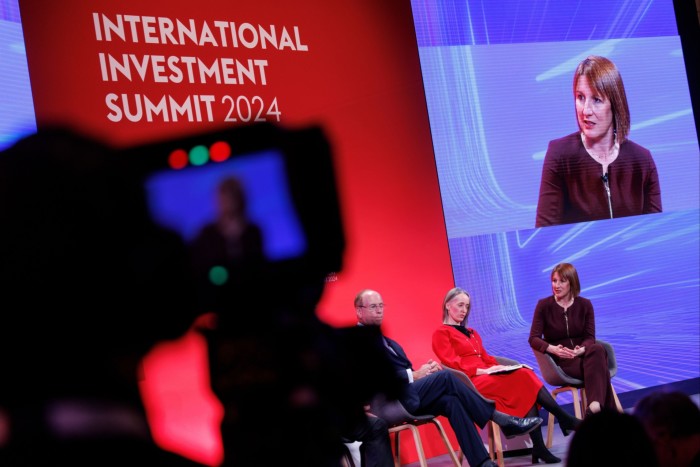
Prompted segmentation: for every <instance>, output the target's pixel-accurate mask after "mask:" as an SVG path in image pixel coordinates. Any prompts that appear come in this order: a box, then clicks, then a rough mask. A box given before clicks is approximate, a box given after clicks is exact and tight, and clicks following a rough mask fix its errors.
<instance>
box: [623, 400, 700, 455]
mask: <svg viewBox="0 0 700 467" xmlns="http://www.w3.org/2000/svg"><path fill="white" fill-rule="evenodd" d="M634 415H635V416H636V417H637V418H638V419H639V420H640V421H641V422H642V425H644V428H645V429H646V431H647V434H648V435H649V438H651V440H652V442H653V443H654V448H655V449H656V454H657V457H658V459H659V465H660V466H661V467H671V466H673V467H692V466H695V467H697V466H700V408H698V406H697V405H696V404H695V402H693V401H692V399H691V398H690V397H689V396H688V395H687V394H685V393H682V392H678V391H672V392H663V391H657V392H654V393H651V394H649V395H647V396H645V397H643V398H642V399H640V400H639V401H638V402H637V404H636V405H635V407H634Z"/></svg>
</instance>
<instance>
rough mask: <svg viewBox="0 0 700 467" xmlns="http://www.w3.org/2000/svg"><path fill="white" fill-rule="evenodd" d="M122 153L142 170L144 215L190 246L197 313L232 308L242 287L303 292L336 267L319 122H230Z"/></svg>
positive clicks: (339, 239) (333, 199) (339, 249)
mask: <svg viewBox="0 0 700 467" xmlns="http://www.w3.org/2000/svg"><path fill="white" fill-rule="evenodd" d="M125 154H126V157H129V158H132V159H133V160H134V161H136V163H137V165H138V166H139V167H141V168H142V170H143V173H144V177H145V187H146V190H147V194H148V200H149V205H150V211H151V215H152V217H153V219H154V220H155V221H156V222H157V223H159V224H161V225H163V226H165V227H167V228H169V229H172V230H175V231H177V232H179V233H180V235H181V236H182V237H183V239H184V240H185V241H186V242H187V243H188V245H190V248H191V251H192V258H193V263H194V270H195V272H196V274H197V281H198V283H199V289H200V297H201V303H200V306H201V307H202V312H207V311H214V312H229V311H230V310H231V309H232V308H235V307H238V308H240V306H241V305H242V303H241V292H242V291H246V292H247V293H250V292H255V291H256V290H257V291H260V292H261V293H262V290H264V289H265V288H266V287H274V288H278V287H281V288H283V289H284V290H286V291H287V292H288V293H291V294H293V295H299V293H302V294H303V293H306V292H304V291H306V290H307V288H306V287H307V286H308V287H312V288H313V285H314V284H316V285H319V284H320V286H322V284H323V280H324V278H325V277H326V275H328V274H329V273H332V272H336V271H339V270H340V268H341V265H342V255H343V250H344V245H345V240H344V235H343V228H342V222H341V215H340V208H339V203H338V195H337V191H336V184H335V174H334V170H333V163H332V159H331V149H330V147H329V144H328V141H327V140H326V138H325V136H324V134H323V132H322V131H321V130H320V129H319V128H316V127H313V128H305V129H299V130H289V129H283V128H281V127H278V126H273V125H270V124H254V125H249V126H239V127H233V128H230V129H225V130H215V131H210V132H207V133H203V134H199V135H193V136H186V137H183V138H176V139H169V140H167V141H164V142H157V143H151V144H145V145H141V146H138V147H134V148H130V149H127V150H126V151H125ZM227 183H228V188H227V185H226V184H227ZM238 189H241V190H242V193H237V192H236V190H238ZM232 192H235V193H234V194H233V195H231V193H232ZM234 204H240V205H241V206H238V207H237V206H233V205H234ZM236 210H239V211H241V212H238V213H234V211H236ZM236 214H239V217H238V219H236ZM302 300H303V298H302ZM297 308H298V307H297Z"/></svg>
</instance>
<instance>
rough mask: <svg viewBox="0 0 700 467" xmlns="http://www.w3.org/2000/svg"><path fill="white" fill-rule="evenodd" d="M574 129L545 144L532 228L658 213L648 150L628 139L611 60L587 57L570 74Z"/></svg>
mask: <svg viewBox="0 0 700 467" xmlns="http://www.w3.org/2000/svg"><path fill="white" fill-rule="evenodd" d="M574 100H575V106H576V120H577V122H578V127H579V131H577V132H576V133H572V134H570V135H568V136H565V137H563V138H559V139H556V140H553V141H551V142H550V143H549V147H548V148H547V154H546V155H545V158H544V166H543V167H542V179H541V181H540V194H539V200H538V202H537V218H536V220H535V226H536V227H544V226H548V225H558V224H568V223H573V222H585V221H591V220H598V219H611V218H613V217H625V216H635V215H639V214H649V213H654V212H661V188H660V186H659V176H658V173H657V171H656V165H655V164H654V159H653V158H652V157H651V153H650V152H649V150H648V149H646V148H644V147H642V146H640V145H638V144H636V143H633V142H632V141H630V140H628V139H627V136H628V133H629V129H630V113H629V108H628V106H627V97H626V95H625V87H624V85H623V84H622V77H621V76H620V73H619V71H618V70H617V68H616V67H615V64H614V63H613V62H611V61H610V60H608V59H607V58H605V57H599V56H594V55H592V56H590V57H588V58H586V59H585V60H583V61H582V62H581V63H580V64H579V65H578V67H577V68H576V72H575V73H574Z"/></svg>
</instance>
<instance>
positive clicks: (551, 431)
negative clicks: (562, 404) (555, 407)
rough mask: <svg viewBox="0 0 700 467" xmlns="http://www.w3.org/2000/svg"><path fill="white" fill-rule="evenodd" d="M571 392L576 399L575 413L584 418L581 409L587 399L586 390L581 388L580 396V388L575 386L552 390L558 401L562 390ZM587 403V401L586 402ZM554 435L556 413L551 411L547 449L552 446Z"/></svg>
mask: <svg viewBox="0 0 700 467" xmlns="http://www.w3.org/2000/svg"><path fill="white" fill-rule="evenodd" d="M568 391H570V392H571V397H572V398H573V400H574V404H573V405H574V415H575V416H576V418H579V419H581V418H583V413H582V410H581V407H582V405H581V404H582V401H585V400H586V391H585V390H584V389H583V388H581V395H580V396H579V390H578V389H577V388H575V387H573V386H562V387H559V388H556V389H555V390H554V391H552V398H553V399H554V400H555V401H556V400H557V396H558V395H559V394H561V393H562V392H568ZM584 403H585V402H584ZM553 437H554V415H552V414H551V413H550V414H549V418H548V420H547V442H546V444H545V446H547V449H549V448H551V447H552V441H553Z"/></svg>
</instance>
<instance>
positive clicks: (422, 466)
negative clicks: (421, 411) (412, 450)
mask: <svg viewBox="0 0 700 467" xmlns="http://www.w3.org/2000/svg"><path fill="white" fill-rule="evenodd" d="M409 428H410V429H411V433H413V441H414V442H415V443H416V451H418V460H419V461H420V467H428V461H427V460H426V458H425V451H423V443H422V442H421V440H420V433H419V432H418V427H416V426H414V425H409Z"/></svg>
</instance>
